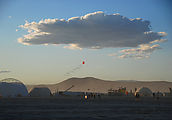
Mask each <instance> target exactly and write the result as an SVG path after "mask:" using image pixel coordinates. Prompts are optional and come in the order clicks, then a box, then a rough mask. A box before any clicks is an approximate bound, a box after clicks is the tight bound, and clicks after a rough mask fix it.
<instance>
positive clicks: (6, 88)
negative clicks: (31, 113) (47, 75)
mask: <svg viewBox="0 0 172 120" xmlns="http://www.w3.org/2000/svg"><path fill="white" fill-rule="evenodd" d="M27 95H28V91H27V88H26V86H25V85H24V84H23V83H22V82H21V81H19V80H16V79H13V78H7V79H3V80H1V81H0V96H1V97H21V96H27Z"/></svg>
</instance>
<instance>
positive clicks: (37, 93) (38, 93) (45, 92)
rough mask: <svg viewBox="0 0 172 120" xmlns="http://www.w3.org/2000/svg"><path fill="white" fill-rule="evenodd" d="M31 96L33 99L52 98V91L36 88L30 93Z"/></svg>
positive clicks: (45, 88)
mask: <svg viewBox="0 0 172 120" xmlns="http://www.w3.org/2000/svg"><path fill="white" fill-rule="evenodd" d="M29 96H31V97H49V96H51V91H50V89H49V88H47V87H36V88H33V89H32V90H31V91H30V93H29Z"/></svg>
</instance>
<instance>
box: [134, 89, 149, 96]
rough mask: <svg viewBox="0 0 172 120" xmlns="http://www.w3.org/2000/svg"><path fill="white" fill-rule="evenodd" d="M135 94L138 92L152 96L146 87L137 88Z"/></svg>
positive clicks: (141, 94)
mask: <svg viewBox="0 0 172 120" xmlns="http://www.w3.org/2000/svg"><path fill="white" fill-rule="evenodd" d="M135 94H139V95H140V96H152V91H151V90H150V89H149V88H147V87H142V88H140V89H138V90H137V91H136V93H135Z"/></svg>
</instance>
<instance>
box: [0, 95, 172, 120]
mask: <svg viewBox="0 0 172 120" xmlns="http://www.w3.org/2000/svg"><path fill="white" fill-rule="evenodd" d="M171 119H172V98H167V97H163V98H160V99H159V100H155V99H153V98H140V99H139V100H136V99H135V98H134V97H101V98H96V99H92V100H84V99H81V97H56V98H53V97H51V98H11V99H10V98H1V99H0V120H171Z"/></svg>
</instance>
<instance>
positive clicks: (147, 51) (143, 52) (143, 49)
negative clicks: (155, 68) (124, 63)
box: [119, 44, 161, 59]
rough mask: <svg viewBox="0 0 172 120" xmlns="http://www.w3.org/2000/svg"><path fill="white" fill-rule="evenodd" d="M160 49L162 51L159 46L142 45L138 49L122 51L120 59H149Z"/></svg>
mask: <svg viewBox="0 0 172 120" xmlns="http://www.w3.org/2000/svg"><path fill="white" fill-rule="evenodd" d="M158 49H161V47H160V45H158V44H155V45H150V44H144V45H140V46H139V47H138V48H133V49H124V50H121V51H120V53H122V55H120V56H119V58H136V59H142V58H149V57H150V55H151V54H152V53H153V51H155V50H158Z"/></svg>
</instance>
